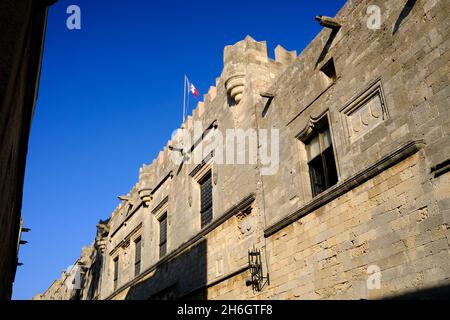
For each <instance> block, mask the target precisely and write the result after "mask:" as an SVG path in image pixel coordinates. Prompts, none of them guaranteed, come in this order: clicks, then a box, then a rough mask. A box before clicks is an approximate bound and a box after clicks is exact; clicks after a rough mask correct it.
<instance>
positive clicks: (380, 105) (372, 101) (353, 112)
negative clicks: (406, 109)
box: [339, 78, 389, 142]
mask: <svg viewBox="0 0 450 320" xmlns="http://www.w3.org/2000/svg"><path fill="white" fill-rule="evenodd" d="M339 111H340V112H341V113H342V115H343V117H344V121H342V124H343V125H344V127H345V128H344V130H346V132H347V136H348V139H349V141H350V142H354V141H356V140H358V139H360V138H361V137H363V136H364V135H365V134H366V133H368V132H369V131H371V130H373V129H374V128H375V127H377V126H378V125H379V124H381V123H382V122H383V121H385V120H387V119H389V110H388V108H387V105H386V99H385V97H384V91H383V83H382V81H381V79H380V78H379V79H377V80H375V81H373V82H372V83H371V84H370V85H369V86H368V87H366V88H365V89H364V90H363V92H362V93H360V94H358V95H357V96H356V97H353V98H352V100H350V102H348V103H347V104H346V105H345V106H344V107H342V108H341V109H340V110H339Z"/></svg>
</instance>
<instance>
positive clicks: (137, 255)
mask: <svg viewBox="0 0 450 320" xmlns="http://www.w3.org/2000/svg"><path fill="white" fill-rule="evenodd" d="M134 247H135V252H134V276H138V275H139V274H140V273H141V250H142V241H141V238H139V239H137V240H136V241H135V242H134Z"/></svg>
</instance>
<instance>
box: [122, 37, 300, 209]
mask: <svg viewBox="0 0 450 320" xmlns="http://www.w3.org/2000/svg"><path fill="white" fill-rule="evenodd" d="M274 55H275V59H271V58H269V55H268V49H267V42H266V41H256V40H255V39H253V38H252V37H251V36H246V37H245V39H243V40H241V41H239V42H237V43H235V44H233V45H228V46H226V47H225V48H224V51H223V64H224V66H223V71H222V74H221V76H220V77H218V78H216V83H215V85H214V86H211V87H210V88H209V90H208V92H207V93H206V94H204V95H203V101H199V102H198V104H197V106H196V107H195V108H194V109H193V110H192V113H191V115H189V116H187V118H186V120H185V121H184V122H183V123H182V124H181V126H180V129H183V130H188V131H189V132H190V133H191V134H192V131H193V123H194V121H201V120H202V118H203V116H204V114H205V112H206V110H208V109H209V108H211V106H212V104H213V103H214V102H215V100H216V99H217V98H218V96H221V95H223V96H226V97H222V98H224V101H226V100H227V99H231V101H234V103H235V104H239V103H240V102H241V100H242V98H243V96H244V93H245V89H246V84H247V83H248V82H249V81H251V79H252V77H254V78H257V77H260V75H261V74H269V75H270V77H267V78H268V79H272V80H273V79H274V78H275V75H279V74H280V73H281V72H282V71H283V70H285V69H286V68H287V67H288V66H289V65H290V64H292V63H293V62H294V61H295V60H296V58H297V52H296V51H288V50H286V49H285V48H283V47H282V46H281V45H278V46H277V47H276V48H275V52H274ZM178 132H179V133H178V136H176V137H175V138H173V139H175V140H177V141H180V140H181V139H183V137H182V131H180V130H179V131H178ZM173 144H174V141H173V140H172V139H171V140H169V141H168V142H167V144H166V146H164V147H163V149H162V150H161V151H160V152H159V154H158V156H157V157H156V158H155V159H154V160H153V161H152V162H151V163H150V164H144V165H142V167H141V168H140V170H139V182H138V183H137V184H136V185H135V186H134V187H133V189H132V190H131V191H130V192H129V194H128V195H131V194H132V193H137V194H138V195H139V197H140V198H141V200H143V201H148V199H149V198H150V196H151V193H152V188H153V187H154V186H155V185H156V184H157V183H158V182H159V181H160V180H161V179H162V178H163V176H164V175H166V174H167V172H170V170H172V169H173V168H171V166H172V165H173V164H172V163H171V162H170V161H167V159H169V156H170V155H169V153H170V152H172V151H171V150H170V149H171V146H172V145H173ZM125 206H126V201H122V202H121V203H120V204H119V205H118V206H117V208H116V209H115V210H114V213H113V215H118V214H120V212H122V211H123V209H124V208H125Z"/></svg>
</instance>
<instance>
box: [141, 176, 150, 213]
mask: <svg viewBox="0 0 450 320" xmlns="http://www.w3.org/2000/svg"><path fill="white" fill-rule="evenodd" d="M152 191H153V189H152V188H150V187H149V186H148V185H147V183H146V182H144V181H142V182H141V184H140V187H139V198H140V199H141V200H142V202H143V203H144V207H146V208H148V206H149V205H150V201H151V200H152Z"/></svg>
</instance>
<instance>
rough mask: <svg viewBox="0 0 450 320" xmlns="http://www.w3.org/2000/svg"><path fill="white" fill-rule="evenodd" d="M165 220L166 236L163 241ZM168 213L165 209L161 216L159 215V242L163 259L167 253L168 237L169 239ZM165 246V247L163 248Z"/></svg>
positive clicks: (160, 255)
mask: <svg viewBox="0 0 450 320" xmlns="http://www.w3.org/2000/svg"><path fill="white" fill-rule="evenodd" d="M163 221H164V225H165V232H164V233H165V237H164V241H162V238H161V235H162V232H161V231H162V223H163ZM168 222H169V220H168V214H167V211H164V212H163V213H162V214H161V215H160V216H159V217H158V223H159V244H158V248H159V251H158V252H159V258H160V259H162V258H163V257H165V256H166V255H167V242H168V241H167V239H168V236H167V234H168V229H169V228H168ZM163 248H164V249H163Z"/></svg>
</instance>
